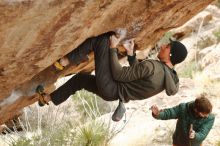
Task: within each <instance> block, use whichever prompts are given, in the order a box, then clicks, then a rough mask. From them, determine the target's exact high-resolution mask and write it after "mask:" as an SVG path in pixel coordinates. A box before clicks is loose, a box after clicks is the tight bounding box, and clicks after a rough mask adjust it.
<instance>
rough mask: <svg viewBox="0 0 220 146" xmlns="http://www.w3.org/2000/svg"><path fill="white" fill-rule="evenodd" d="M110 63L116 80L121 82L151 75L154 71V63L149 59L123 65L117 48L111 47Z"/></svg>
mask: <svg viewBox="0 0 220 146" xmlns="http://www.w3.org/2000/svg"><path fill="white" fill-rule="evenodd" d="M110 64H111V70H112V76H113V78H114V80H116V81H120V82H131V81H134V80H137V79H141V78H143V77H146V76H150V75H152V73H153V70H154V65H153V63H151V62H149V61H144V62H140V63H136V64H133V65H132V66H129V67H125V66H124V67H122V66H121V65H120V63H119V60H118V56H117V49H110Z"/></svg>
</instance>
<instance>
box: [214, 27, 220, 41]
mask: <svg viewBox="0 0 220 146" xmlns="http://www.w3.org/2000/svg"><path fill="white" fill-rule="evenodd" d="M213 34H214V36H215V37H216V39H217V41H218V42H220V28H219V29H218V30H216V31H214V32H213Z"/></svg>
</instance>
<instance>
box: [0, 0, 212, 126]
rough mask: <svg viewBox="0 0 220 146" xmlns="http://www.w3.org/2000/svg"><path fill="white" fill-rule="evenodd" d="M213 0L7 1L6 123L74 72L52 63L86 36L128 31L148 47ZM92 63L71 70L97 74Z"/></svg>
mask: <svg viewBox="0 0 220 146" xmlns="http://www.w3.org/2000/svg"><path fill="white" fill-rule="evenodd" d="M212 1H213V0H203V1H201V0H188V1H181V0H163V1H161V0H159V1H153V0H136V1H134V0H95V1H94V0H89V1H85V0H65V1H63V0H46V1H45V0H1V1H0V59H1V62H0V82H1V84H0V91H1V92H0V124H2V123H4V122H5V121H6V120H8V119H9V118H10V117H12V116H13V115H14V114H16V112H17V111H19V110H20V109H22V108H23V107H25V106H27V105H30V104H32V103H34V102H35V101H36V100H37V99H36V96H34V89H35V87H36V85H37V84H39V83H44V84H45V85H46V87H47V91H48V92H51V91H52V90H53V88H52V86H51V85H53V83H54V82H55V81H56V79H57V78H58V77H59V76H60V75H63V74H67V73H69V70H65V71H62V72H56V71H54V68H53V66H51V65H52V64H53V62H55V61H56V60H57V59H59V58H60V57H62V56H64V55H65V54H67V53H68V52H70V51H71V50H73V48H75V47H77V46H78V45H79V44H80V43H82V42H83V41H84V40H85V39H86V38H88V37H91V36H96V35H98V34H101V33H103V32H107V31H110V30H114V29H115V28H119V27H123V28H127V29H128V31H129V32H130V33H129V36H130V37H136V42H137V44H138V48H139V49H143V48H144V47H147V45H152V44H153V43H154V42H156V41H157V40H158V39H159V38H160V37H161V35H163V33H164V32H166V31H168V30H170V29H172V28H175V27H178V26H180V25H182V24H183V23H185V22H186V21H187V20H189V19H190V18H191V17H192V16H194V15H195V14H197V13H198V12H200V11H201V10H202V9H204V8H205V7H206V6H207V5H208V4H210V3H211V2H212ZM92 61H93V57H90V61H89V62H85V63H83V64H81V65H79V66H77V67H73V68H72V70H71V72H78V71H81V70H83V71H91V70H93V68H94V65H93V63H92Z"/></svg>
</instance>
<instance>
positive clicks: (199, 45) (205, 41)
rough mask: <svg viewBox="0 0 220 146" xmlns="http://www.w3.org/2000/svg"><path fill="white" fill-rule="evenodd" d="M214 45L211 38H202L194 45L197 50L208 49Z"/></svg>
mask: <svg viewBox="0 0 220 146" xmlns="http://www.w3.org/2000/svg"><path fill="white" fill-rule="evenodd" d="M213 44H215V41H214V40H213V39H212V38H211V37H207V36H205V37H202V38H200V40H198V42H197V43H196V47H197V48H198V49H204V48H206V47H209V46H211V45H213Z"/></svg>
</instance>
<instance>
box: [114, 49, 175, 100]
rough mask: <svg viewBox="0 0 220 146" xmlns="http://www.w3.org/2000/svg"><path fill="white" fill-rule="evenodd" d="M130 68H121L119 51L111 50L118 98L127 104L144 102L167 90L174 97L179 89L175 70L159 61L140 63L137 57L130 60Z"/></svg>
mask: <svg viewBox="0 0 220 146" xmlns="http://www.w3.org/2000/svg"><path fill="white" fill-rule="evenodd" d="M128 61H129V64H130V66H127V67H126V66H123V67H122V66H121V65H120V63H119V60H118V56H117V49H110V62H111V70H112V75H113V78H114V80H116V81H117V83H118V85H117V86H118V87H117V88H118V96H119V98H120V99H122V100H124V101H125V102H127V101H129V100H142V99H146V98H149V97H151V96H153V95H156V94H158V93H160V92H161V91H163V90H164V89H165V90H166V93H167V95H174V94H176V93H177V91H178V89H179V79H178V76H177V74H176V72H175V70H173V69H171V68H169V67H168V66H167V65H165V64H164V63H162V62H160V61H158V60H149V59H146V60H143V61H141V62H139V61H138V60H137V59H136V58H135V56H134V57H130V58H128Z"/></svg>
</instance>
